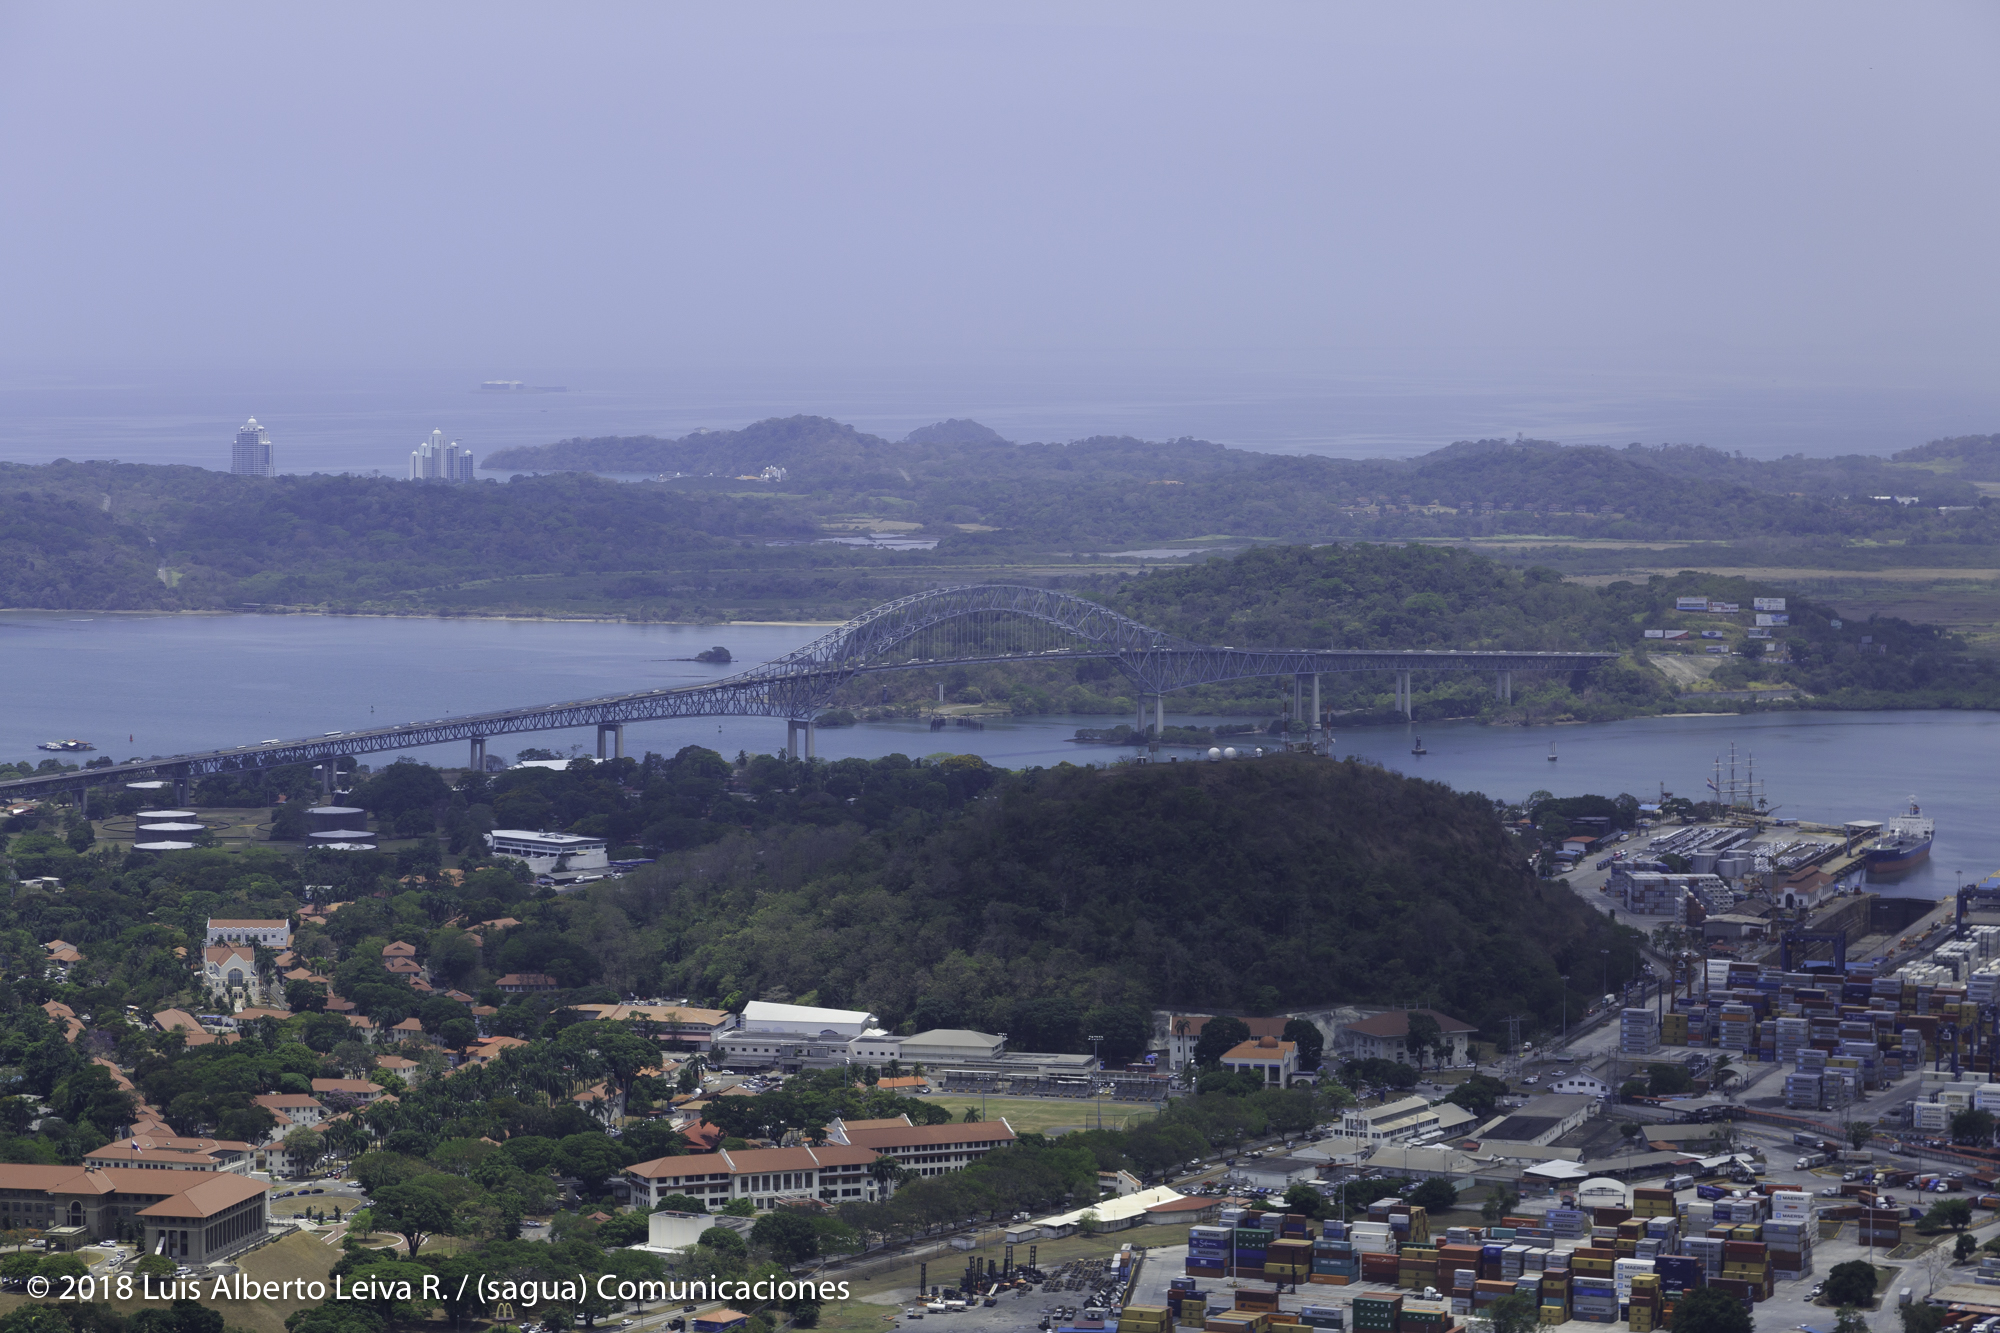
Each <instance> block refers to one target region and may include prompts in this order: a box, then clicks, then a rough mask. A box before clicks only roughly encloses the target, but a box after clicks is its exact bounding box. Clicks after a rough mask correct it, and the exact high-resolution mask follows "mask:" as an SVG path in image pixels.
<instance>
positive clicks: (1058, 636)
mask: <svg viewBox="0 0 2000 1333" xmlns="http://www.w3.org/2000/svg"><path fill="white" fill-rule="evenodd" d="M1024 626H1025V627H1026V628H1027V629H1028V630H1029V631H1031V632H1032V634H1034V635H1039V636H1041V637H1040V638H1039V640H1038V641H1039V642H1042V643H1048V642H1050V641H1051V639H1054V640H1055V641H1056V646H1054V647H1046V648H1042V649H1041V650H1040V651H1033V650H1031V649H1030V648H1028V647H1024V646H1022V645H1021V644H1019V643H1009V641H1008V638H1007V636H1008V635H1009V634H1010V633H1014V632H1018V631H1020V630H1021V629H1022V627H1024ZM996 641H997V642H1000V643H1008V647H1007V648H1006V649H1005V650H996V647H995V644H996ZM924 645H929V649H928V650H929V651H931V652H932V653H933V654H935V653H937V652H938V651H939V649H940V647H943V648H944V649H946V650H947V651H946V653H945V655H943V656H936V655H933V656H930V657H919V656H917V655H916V654H917V653H918V652H921V651H925V650H926V649H925V647H924ZM1616 656H1617V654H1615V653H1588V652H1572V653H1523V652H1460V651H1456V650H1442V651H1429V650H1423V651H1406V652H1382V651H1374V650H1367V649H1284V648H1270V649H1260V648H1235V647H1227V646H1225V647H1220V648H1217V647H1210V646H1208V645H1205V644H1199V643H1193V642H1191V641H1189V640H1186V639H1181V638H1177V637H1175V636H1173V635H1169V634H1164V633H1162V632H1160V631H1159V630H1155V629H1152V628H1150V627H1149V626H1146V625H1142V624H1140V623H1139V622H1138V621H1136V620H1133V619H1131V618H1130V617H1129V616H1125V615H1121V614H1120V613H1118V612H1116V611H1113V610H1111V609H1110V608H1108V607H1104V606H1100V605H1098V604H1097V603H1095V602H1090V601H1086V600H1084V599H1083V598H1081V597H1077V596H1075V595H1074V594H1072V593H1066V592H1061V591H1059V590H1056V589H1051V588H1032V587H1024V586H1020V585H1014V584H1003V583H982V584H968V585H963V586H959V587H948V588H933V589H928V590H926V591H924V592H920V593H912V594H911V595H909V596H907V597H899V598H897V599H895V600H894V601H889V602H884V603H882V604H881V605H880V606H876V607H873V608H871V609H870V610H868V611H866V612H863V613H862V614H861V615H859V616H857V617H855V618H854V619H853V620H851V621H849V622H848V623H847V624H845V625H842V626H840V627H839V628H838V629H835V630H832V631H831V632H829V633H827V634H823V635H821V636H820V637H819V638H817V639H814V640H813V641H812V642H811V643H808V644H805V645H804V646H802V647H800V648H797V649H794V650H793V651H791V652H789V653H786V654H785V655H784V656H782V657H779V658H775V659H773V660H772V661H769V662H766V663H764V664H762V665H761V666H756V667H752V668H751V669H750V670H748V671H744V672H741V673H739V674H737V675H734V676H730V677H728V678H727V679H724V680H718V681H711V682H709V683H707V684H703V685H682V686H676V687H674V688H671V689H663V690H641V691H638V692H636V693H633V694H614V695H605V696H602V697H600V698H596V699H577V700H572V701H570V702H568V703H557V704H543V705H539V706H536V707H532V708H507V709H500V710H497V711H493V712H486V713H471V714H467V715H466V716H464V717H447V718H433V719H431V720H430V721H428V722H405V723H402V724H399V725H396V726H389V727H374V728H370V729H368V730H365V731H330V732H327V733H326V734H324V735H321V736H310V737H305V738H302V739H298V740H271V741H262V742H259V743H257V744H253V745H238V746H236V747H234V748H233V749H224V750H206V751H201V752H199V753H194V754H177V755H168V756H165V757H162V758H157V759H146V760H141V761H138V762H134V763H127V764H112V765H109V766H106V767H99V768H90V769H82V770H78V771H74V772H70V773H62V774H48V775H36V776H34V777H29V778H17V779H15V780H13V781H11V782H0V796H21V795H31V794H34V793H37V792H44V791H61V790H76V789H80V788H85V787H94V786H98V785H101V784H104V783H108V782H116V781H121V780H127V779H131V778H138V777H143V776H149V775H153V776H157V775H163V774H164V775H171V776H172V777H173V779H174V780H175V782H176V784H177V786H179V787H184V786H185V784H186V783H187V781H188V780H189V779H191V778H197V777H206V776H209V775H211V774H216V773H229V772H242V771H246V770H254V769H262V768H276V767H280V766H282V765H287V764H324V763H327V762H328V761H331V760H336V759H344V758H347V757H348V756H350V755H358V754H371V753H375V752H379V751H382V750H404V749H410V748H413V747H417V746H425V745H439V744H443V743H446V742H449V741H469V742H472V743H474V752H475V753H477V752H478V751H479V750H481V749H483V745H482V744H481V743H482V742H484V741H485V740H486V739H487V738H489V737H492V736H504V735H508V734H510V733H517V732H524V731H564V730H569V729H571V728H575V727H591V726H595V727H600V728H611V727H623V726H624V725H625V724H626V723H631V722H655V721H662V720H665V719H668V718H683V717H718V716H735V717H742V716H753V717H759V716H761V717H782V718H786V719H788V720H789V721H791V722H793V723H801V722H803V723H806V724H808V726H809V725H810V723H811V720H812V718H813V717H814V716H815V715H816V714H817V713H819V712H821V711H823V710H825V709H827V708H829V707H831V706H832V704H833V702H834V698H835V694H836V691H838V690H839V688H840V687H841V685H843V684H845V683H846V682H848V681H850V680H852V679H854V678H855V677H856V676H860V675H866V674H872V673H876V672H883V671H916V670H926V669H930V668H935V667H949V666H971V665H982V664H991V663H999V662H1050V661H1061V660H1063V659H1066V658H1078V659H1081V658H1097V659H1109V660H1113V661H1115V662H1117V664H1118V667H1119V669H1120V670H1121V671H1123V672H1124V673H1125V674H1126V675H1127V676H1128V677H1130V678H1131V680H1132V682H1133V685H1134V686H1135V687H1136V692H1137V693H1138V694H1139V695H1141V696H1142V697H1143V696H1145V695H1151V696H1154V698H1155V700H1158V699H1159V698H1161V697H1163V696H1165V695H1167V694H1170V693H1173V692H1174V691H1176V690H1182V689H1186V688H1188V687H1190V686H1194V685H1211V684H1215V683H1217V682H1220V681H1226V680H1241V679H1245V678H1248V677H1259V676H1291V677H1293V678H1294V679H1295V680H1299V681H1303V680H1305V679H1307V678H1309V677H1317V676H1319V675H1321V674H1324V673H1328V672H1350V671H1393V672H1395V673H1396V675H1397V685H1396V695H1397V700H1398V706H1399V707H1402V708H1404V709H1405V710H1407V709H1408V707H1409V698H1410V691H1409V679H1410V675H1411V673H1413V672H1417V671H1490V672H1493V673H1494V674H1495V675H1496V677H1498V679H1499V680H1500V681H1501V682H1502V686H1501V688H1502V689H1503V690H1508V689H1511V680H1512V673H1513V672H1516V671H1542V672H1547V671H1560V672H1576V671H1589V670H1591V669H1593V668H1595V667H1598V666H1601V665H1603V664H1604V663H1605V662H1608V661H1611V660H1613V659H1614V658H1615V657H1616ZM1315 698H1317V691H1315ZM599 735H600V737H602V735H603V732H600V733H599ZM180 799H183V800H184V799H186V793H185V791H182V792H181V793H180Z"/></svg>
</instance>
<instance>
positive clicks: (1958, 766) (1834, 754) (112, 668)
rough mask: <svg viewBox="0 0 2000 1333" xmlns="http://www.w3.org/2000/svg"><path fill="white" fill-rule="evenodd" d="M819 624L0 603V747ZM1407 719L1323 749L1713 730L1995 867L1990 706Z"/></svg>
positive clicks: (544, 739) (121, 753)
mask: <svg viewBox="0 0 2000 1333" xmlns="http://www.w3.org/2000/svg"><path fill="white" fill-rule="evenodd" d="M822 632H823V628H822V627H814V626H801V625H730V626H726V627H704V626H686V625H622V624H577V623H568V624H551V623H537V622H529V621H452V620H394V619H372V618H360V617H322V616H169V615H159V616H153V615H118V616H102V615H100V616H94V617H93V616H87V615H72V614H68V613H62V612H7V613H0V654H4V660H5V661H6V663H7V665H8V668H9V670H8V673H7V675H8V687H9V688H8V701H7V708H6V710H5V711H4V713H0V760H21V759H31V760H32V759H40V758H43V757H45V756H43V755H42V754H40V753H39V752H38V751H36V750H35V748H34V747H35V745H36V744H37V743H39V742H41V741H45V740H54V739H62V738H66V737H72V736H73V737H78V738H81V739H84V740H88V741H90V742H92V743H94V744H95V745H96V746H97V747H98V753H99V754H102V755H109V756H111V757H112V758H114V759H121V760H122V759H125V758H127V757H128V756H134V755H156V754H177V753H183V752H187V751H192V750H198V749H211V748H215V747H217V746H226V745H240V744H245V743H248V742H253V741H261V740H266V739H272V738H287V739H289V738H294V737H300V736H314V735H318V734H320V733H322V732H327V731H346V730H351V729H355V728H360V727H366V726H371V725H382V724H387V723H392V722H405V721H421V720H424V719H428V718H435V717H444V716H447V715H450V714H454V713H471V712H483V711H487V710H490V709H496V708H504V707H514V706H522V705H529V704H538V703H554V702H559V701H562V700H566V699H581V698H591V697H595V696H598V695H603V694H610V693H616V692H620V691H625V690H635V689H646V688H655V687H659V686H665V685H676V684H688V683H694V682H697V681H703V680H714V679H719V678H721V677H722V676H725V675H729V674H731V673H733V672H736V671H741V670H744V669H745V668H747V667H749V666H753V665H755V664H757V663H759V662H763V661H767V660H769V659H770V658H772V657H775V656H778V655H779V654H781V653H784V652H787V651H789V650H791V649H793V648H796V647H798V646H799V645H800V644H802V643H805V642H806V641H808V640H809V639H811V638H813V637H815V636H816V635H818V634H819V633H822ZM717 643H720V644H723V645H725V646H727V647H728V648H729V650H730V651H731V653H732V654H734V656H735V658H736V661H735V663H734V664H732V665H731V666H729V667H711V666H705V665H703V664H701V663H698V662H692V661H685V660H676V659H685V658H690V657H692V656H693V655H694V654H695V653H696V652H699V651H700V650H701V649H703V648H706V647H708V646H710V645H711V644H717ZM1171 707H1172V702H1171V700H1169V710H1170V711H1169V718H1170V720H1174V721H1183V722H1191V723H1195V724H1206V723H1210V722H1215V721H1236V722H1241V721H1246V720H1249V719H1243V718H1228V719H1221V718H1200V717H1189V716H1185V715H1178V714H1174V713H1172V712H1171ZM1120 720H1121V719H1118V718H1109V717H1045V718H1031V719H1019V720H1016V719H1001V720H995V721H991V722H989V723H988V724H987V727H986V730H984V731H970V730H961V729H957V728H953V729H951V730H947V731H943V732H933V731H931V730H930V728H929V727H928V725H926V724H924V723H921V722H902V723H874V724H867V725H863V726H858V727H851V728H842V729H834V730H827V731H823V732H822V733H821V734H820V740H819V753H820V754H821V755H822V756H824V757H826V758H830V759H839V758H846V757H849V756H860V757H874V756H878V755H884V754H891V753H898V752H900V753H903V754H908V755H913V756H915V755H926V754H934V753H939V752H950V753H970V754H977V755H980V756H982V757H984V758H985V759H987V760H988V761H990V762H992V763H995V764H999V765H1003V766H1006V767H1011V768H1021V767H1027V766H1030V765H1035V764H1055V763H1061V762H1063V761H1069V762H1071V763H1086V762H1098V763H1102V762H1106V761H1108V760H1110V759H1112V758H1115V757H1117V756H1120V755H1124V754H1128V753H1130V751H1125V750H1115V749H1111V748H1108V747H1100V746H1085V745H1076V744H1072V743H1069V738H1070V737H1071V736H1073V735H1074V734H1075V731H1076V729H1077V728H1078V727H1101V726H1110V725H1115V724H1116V723H1117V722H1118V721H1120ZM1421 732H1422V736H1423V740H1424V744H1425V746H1426V748H1428V750H1429V751H1430V753H1429V754H1427V755H1423V756H1415V755H1412V754H1410V753H1409V750H1410V733H1409V732H1408V731H1407V730H1406V729H1405V728H1401V727H1373V728H1357V729H1353V730H1346V731H1341V732H1339V733H1337V736H1336V740H1335V745H1334V749H1335V751H1336V753H1338V754H1341V755H1350V754H1353V755H1360V756H1363V757H1365V758H1368V759H1372V760H1374V761H1376V762H1379V763H1382V764H1385V765H1387V766H1389V767H1391V768H1394V769H1397V770H1399V771H1402V772H1407V773H1410V774H1413V775H1416V776H1421V777H1427V778H1434V779H1436V780H1438V781H1441V782H1446V783H1449V784H1450V785H1451V786H1453V787H1456V788H1459V789H1461V790H1468V791H1480V792H1484V793H1486V794H1487V795H1489V796H1495V797H1505V798H1509V799H1519V798H1521V797H1524V796H1526V795H1527V794H1528V793H1530V792H1532V791H1535V790H1537V789H1547V790H1548V791H1551V792H1554V793H1556V794H1558V795H1571V794H1575V793H1580V792H1597V793H1600V794H1603V795H1607V796H1610V795H1616V794H1618V793H1619V792H1630V793H1632V794H1633V795H1635V796H1638V797H1639V798H1641V799H1642V800H1651V799H1655V798H1656V797H1657V796H1658V795H1659V792H1660V790H1661V789H1662V788H1663V787H1664V788H1665V789H1666V790H1668V791H1672V792H1676V793H1679V794H1682V795H1687V796H1692V797H1696V798H1697V799H1698V798H1699V797H1700V796H1701V795H1702V793H1703V792H1704V790H1705V784H1706V783H1707V782H1708V780H1709V779H1710V777H1711V776H1712V774H1713V772H1714V766H1715V763H1716V761H1717V759H1718V757H1720V758H1721V759H1722V761H1723V762H1724V763H1725V764H1726V763H1727V759H1728V753H1729V747H1730V745H1731V743H1732V742H1733V743H1734V745H1735V747H1736V751H1737V755H1738V762H1739V766H1741V765H1743V764H1745V763H1747V761H1748V759H1749V758H1750V757H1751V756H1753V755H1754V756H1755V762H1756V772H1757V776H1758V778H1759V779H1760V780H1761V781H1762V783H1763V785H1764V789H1765V792H1766V794H1767V796H1768V798H1769V800H1770V802H1771V803H1772V805H1774V806H1776V807H1777V808H1778V812H1779V813H1780V814H1785V815H1797V816H1801V817H1804V818H1807V819H1815V820H1836V821H1837V820H1845V819H1883V818H1887V817H1888V816H1890V815H1892V814H1896V813H1899V812H1900V811H1901V810H1902V809H1903V808H1904V806H1905V805H1906V803H1907V802H1908V801H1909V799H1910V798H1911V797H1912V796H1914V797H1916V799H1917V800H1919V801H1920V802H1922V804H1923V807H1924V811H1925V813H1927V814H1929V815H1932V816H1934V817H1935V818H1936V819H1937V822H1938V838H1937V845H1936V848H1935V849H1934V851H1933V854H1932V858H1931V862H1930V864H1929V865H1928V866H1925V867H1922V868H1920V869H1918V870H1916V871H1914V872H1912V873H1911V874H1910V875H1908V876H1907V877H1905V878H1904V879H1903V880H1902V881H1901V886H1902V887H1901V889H1900V890H1899V891H1901V892H1904V893H1910V894H1917V895H1922V896H1929V897H1942V896H1948V895H1949V894H1950V893H1951V891H1952V890H1953V888H1954V887H1955V885H1956V883H1957V878H1956V876H1957V873H1958V872H1961V871H1962V872H1964V874H1965V875H1966V876H1967V877H1968V878H1970V877H1975V876H1984V875H1987V874H1990V873H1992V872H1993V871H1995V870H1996V869H2000V819H1996V818H1995V800H1994V797H1995V762H1994V756H1995V755H1996V754H2000V714H1994V713H1960V712H1896V713H1818V714H1796V715H1776V716H1765V717H1676V718H1645V719H1637V720H1634V721H1629V722H1615V723H1607V724H1602V725H1593V726H1566V727H1555V728H1535V729H1529V730H1523V729H1520V728H1503V727H1482V726H1478V725H1475V724H1470V723H1447V724H1442V725H1433V726H1425V727H1423V728H1421ZM784 741H785V727H784V724H783V723H782V722H781V721H778V720H775V719H769V718H722V719H706V720H692V719H691V720H688V721H679V722H647V723H637V724H633V725H631V726H629V727H628V728H627V729H626V749H627V752H628V753H631V754H635V755H637V754H643V753H644V752H645V751H647V750H657V751H660V752H662V753H668V754H670V753H672V752H673V751H675V750H677V749H679V748H680V747H681V746H683V745H706V746H710V747H712V748H714V749H716V750H719V751H722V752H723V753H725V754H731V755H733V754H735V753H736V752H737V751H738V750H749V751H750V752H752V753H757V752H774V751H777V750H779V749H781V748H782V747H783V745H784ZM1551 743H1553V744H1554V746H1555V748H1556V753H1557V755H1558V758H1557V760H1556V762H1554V763H1551V762H1549V759H1548V755H1549V751H1550V746H1551ZM528 746H537V747H541V748H544V749H549V750H554V751H557V752H558V753H567V752H569V750H570V749H571V747H572V746H576V747H581V748H580V749H579V752H591V751H592V749H593V748H594V746H595V732H594V731H588V730H586V731H578V732H537V733H531V734H526V735H516V736H507V737H498V738H496V739H495V740H494V742H493V751H494V752H495V753H501V752H505V753H507V754H509V755H512V754H514V753H515V752H516V751H518V750H519V749H521V748H523V747H528ZM412 753H413V754H414V755H415V757H417V758H421V759H424V760H427V761H430V762H434V763H463V762H464V759H465V747H463V746H462V745H450V746H433V747H429V748H428V749H423V750H416V751H413V752H412ZM1169 753H1174V752H1172V751H1169ZM1179 753H1181V754H1183V755H1187V756H1188V757H1189V758H1190V759H1191V758H1192V754H1193V752H1191V751H1182V752H1179ZM393 757H394V756H393V755H389V754H382V755H376V756H370V757H368V760H367V762H373V763H378V764H379V763H383V762H386V761H388V760H389V759H391V758H393Z"/></svg>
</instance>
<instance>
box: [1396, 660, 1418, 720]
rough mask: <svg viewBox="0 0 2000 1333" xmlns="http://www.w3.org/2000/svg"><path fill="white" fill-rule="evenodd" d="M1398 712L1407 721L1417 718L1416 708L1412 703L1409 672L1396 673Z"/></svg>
mask: <svg viewBox="0 0 2000 1333" xmlns="http://www.w3.org/2000/svg"><path fill="white" fill-rule="evenodd" d="M1396 711H1397V712H1399V713H1401V714H1402V715H1403V717H1404V718H1405V719H1407V720H1411V721H1414V720H1415V718H1416V706H1415V705H1414V704H1413V703H1411V702H1410V673H1409V672H1407V671H1398V672H1397V673H1396Z"/></svg>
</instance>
